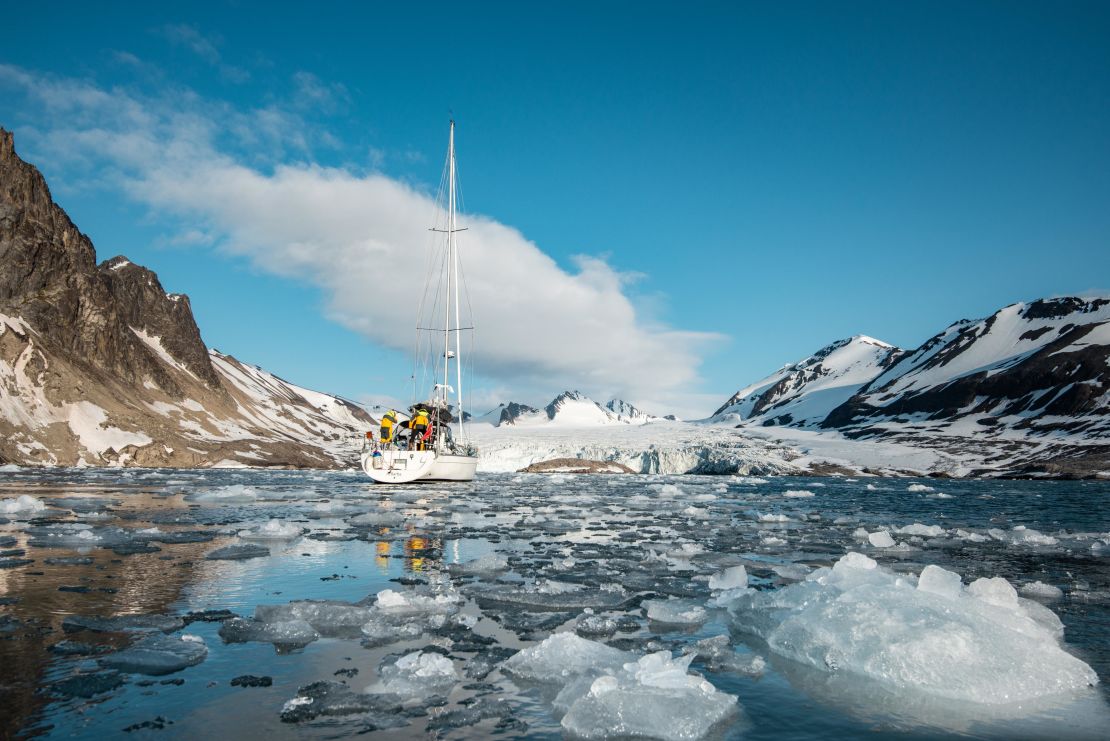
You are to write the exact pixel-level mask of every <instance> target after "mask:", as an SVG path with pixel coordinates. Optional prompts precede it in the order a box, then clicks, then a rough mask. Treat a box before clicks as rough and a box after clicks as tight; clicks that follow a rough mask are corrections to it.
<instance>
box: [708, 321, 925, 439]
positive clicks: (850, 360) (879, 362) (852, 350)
mask: <svg viewBox="0 0 1110 741" xmlns="http://www.w3.org/2000/svg"><path fill="white" fill-rule="evenodd" d="M903 354H904V353H903V351H902V350H899V349H898V348H896V347H894V346H893V345H888V344H887V343H885V342H882V341H881V340H876V339H874V338H872V337H867V336H865V335H857V336H855V337H850V338H848V339H846V340H839V341H837V342H834V343H833V344H831V345H829V346H828V347H824V348H822V349H820V350H818V351H817V352H815V353H814V354H813V355H811V356H809V357H808V358H805V359H803V360H800V361H798V362H797V363H794V364H791V365H786V366H783V367H782V368H780V369H779V370H778V371H776V372H775V373H772V374H771V375H769V376H767V377H766V378H764V379H762V380H760V381H756V382H755V383H753V384H751V385H750V386H746V387H744V388H742V389H740V390H739V391H737V392H736V393H735V394H733V395H732V397H731V398H730V399H729V400H728V401H726V402H725V403H724V404H723V405H722V406H721V407H720V408H719V409H718V410H717V411H716V412H714V417H715V418H723V417H727V416H730V415H731V416H734V417H735V418H737V419H738V420H756V421H757V422H758V423H760V424H764V425H792V426H795V427H805V426H812V425H817V424H820V423H821V422H823V421H824V420H825V418H826V417H827V416H828V415H829V413H830V412H831V411H832V410H833V409H835V408H837V407H838V406H840V405H841V404H843V403H844V402H846V401H847V400H848V399H850V398H851V397H852V396H853V395H855V394H856V393H857V392H858V391H859V390H860V389H861V388H863V387H864V386H865V385H867V384H868V383H870V382H871V381H872V380H874V378H875V377H876V376H878V375H879V374H880V373H882V372H883V370H884V369H886V368H888V367H890V366H891V365H892V364H893V363H895V362H897V360H898V359H899V358H900V357H902V355H903Z"/></svg>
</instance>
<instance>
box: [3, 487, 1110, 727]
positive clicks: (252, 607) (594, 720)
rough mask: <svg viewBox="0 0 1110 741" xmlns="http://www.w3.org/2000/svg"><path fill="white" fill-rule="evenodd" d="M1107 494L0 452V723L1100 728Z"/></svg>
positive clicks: (1109, 549)
mask: <svg viewBox="0 0 1110 741" xmlns="http://www.w3.org/2000/svg"><path fill="white" fill-rule="evenodd" d="M1108 500H1110V484H1107V483H1103V482H1064V481H1059V482H1029V481H956V480H914V479H880V478H867V477H860V478H856V479H852V478H820V479H818V478H796V477H792V478H782V479H779V478H766V479H756V478H744V477H694V476H669V477H647V476H622V475H611V476H604V475H594V476H591V475H565V474H550V475H545V474H515V475H514V474H506V475H489V476H479V478H478V479H477V480H476V481H474V482H472V483H467V484H450V485H444V484H426V485H420V486H408V487H388V486H381V485H373V484H371V483H369V482H368V481H366V480H365V479H364V478H363V477H362V476H361V475H360V474H356V473H328V472H292V471H254V470H210V471H179V470H173V471H161V470H157V471H156V470H139V469H128V470H104V469H99V470H50V471H39V470H31V469H18V470H7V471H5V472H2V473H0V694H2V695H3V701H2V702H0V735H3V736H5V737H8V736H19V735H21V736H40V737H44V738H89V739H92V738H97V739H99V738H106V737H113V736H128V737H135V736H139V737H142V736H152V737H159V738H196V737H200V736H202V735H208V736H214V737H243V738H253V737H262V736H265V737H268V738H274V739H277V738H337V737H343V736H348V735H351V734H355V733H359V734H371V735H374V734H380V735H384V734H390V735H391V736H400V737H423V738H426V737H428V736H433V737H444V738H487V737H491V736H492V737H503V738H520V737H531V738H555V737H560V736H584V737H590V738H610V737H619V736H628V735H649V736H656V737H660V738H675V739H680V738H739V737H743V738H776V739H781V738H798V739H802V738H830V737H837V738H852V737H858V738H869V739H874V738H885V737H888V736H889V737H898V738H907V737H909V738H945V737H972V738H1015V737H1020V738H1039V737H1050V736H1051V737H1057V738H1058V737H1064V738H1073V737H1074V738H1082V737H1090V738H1098V737H1101V734H1102V733H1103V731H1104V729H1105V728H1106V727H1107V723H1108V721H1110V710H1108V705H1107V680H1108V679H1110V641H1108V638H1110V507H1108V506H1107V505H1108V503H1110V501H1108ZM849 554H855V555H849ZM926 567H939V568H931V569H930V570H929V571H928V572H927V573H926V575H925V576H921V574H922V572H923V570H924V569H926ZM941 570H943V571H941ZM979 579H983V581H982V582H977V580H979ZM1002 580H1005V581H1004V582H1003V581H1002ZM946 600H947V601H946ZM1054 621H1055V622H1054ZM1060 627H1062V629H1063V632H1062V635H1061V634H1060V631H1059V628H1060ZM1007 631H1017V632H1016V633H1014V635H1017V636H1019V637H1020V639H1019V640H1010V639H1009V638H1008V636H1010V633H1007ZM1023 631H1024V632H1023ZM1037 652H1039V653H1037ZM1014 667H1017V668H1016V669H1015V668H1014ZM1088 672H1089V673H1088ZM953 688H964V689H958V692H959V693H963V694H957V695H956V696H953V692H956V691H957V690H956V689H953ZM125 731H126V732H127V733H125Z"/></svg>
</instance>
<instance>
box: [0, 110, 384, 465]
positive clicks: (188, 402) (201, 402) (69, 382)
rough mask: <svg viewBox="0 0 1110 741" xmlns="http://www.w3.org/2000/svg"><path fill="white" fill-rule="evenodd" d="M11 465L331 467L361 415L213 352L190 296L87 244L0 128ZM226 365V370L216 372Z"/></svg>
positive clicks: (2, 343)
mask: <svg viewBox="0 0 1110 741" xmlns="http://www.w3.org/2000/svg"><path fill="white" fill-rule="evenodd" d="M0 365H2V366H6V368H4V370H5V372H4V373H3V374H2V375H0V384H3V385H4V389H3V390H4V392H5V393H4V396H5V398H6V402H7V403H6V404H5V407H4V414H3V416H0V461H3V462H14V463H60V464H75V463H78V462H82V461H83V462H84V463H87V464H103V463H120V464H130V465H136V464H137V465H151V466H172V465H185V466H198V465H199V466H203V465H214V464H221V463H222V464H224V465H227V464H229V462H235V463H238V464H240V465H242V464H250V465H284V466H313V467H332V466H335V465H345V464H349V463H350V462H351V460H352V459H353V454H351V455H350V456H348V455H347V454H344V455H343V456H339V455H337V452H336V451H337V449H338V447H339V446H337V441H341V439H342V438H344V437H345V436H348V435H349V436H350V437H351V440H352V441H353V442H352V446H355V451H356V452H357V439H358V438H357V436H358V434H359V431H360V429H361V428H363V427H366V426H369V425H370V424H372V420H371V419H370V417H369V415H367V414H366V413H365V412H364V411H363V410H361V409H360V408H358V407H356V406H355V405H353V404H350V403H348V402H344V401H342V400H339V399H336V398H334V397H326V396H325V397H323V398H321V396H320V395H317V394H310V393H309V392H307V391H305V390H303V389H299V388H298V387H296V386H294V385H292V384H288V383H286V382H284V381H281V379H278V378H276V377H275V376H272V375H271V374H268V373H266V372H265V371H261V370H259V369H256V368H252V367H249V366H245V365H243V364H241V363H239V362H238V361H236V360H235V359H234V358H231V357H230V356H222V355H218V354H211V353H210V352H209V350H208V348H207V347H205V345H204V341H203V340H202V338H201V334H200V330H199V328H198V327H197V325H196V322H195V320H194V319H193V313H192V307H191V305H190V302H189V298H188V297H187V296H185V295H182V294H167V293H166V292H165V291H164V290H163V288H162V285H161V283H160V282H159V280H158V276H157V275H155V274H154V273H153V272H152V271H150V270H147V269H146V268H144V267H141V266H139V265H135V264H133V263H131V262H130V261H129V260H128V259H127V258H125V257H123V256H118V257H114V258H112V259H111V260H107V261H105V262H104V263H102V264H100V265H97V263H96V251H95V249H94V248H93V244H92V242H91V241H90V240H89V238H88V237H87V236H86V235H84V234H82V233H81V231H80V230H79V229H78V228H77V227H76V226H75V225H74V224H73V222H72V221H71V220H70V218H69V216H68V215H67V214H66V213H65V211H63V210H62V208H61V207H60V206H58V205H57V204H56V203H54V201H53V199H52V197H51V194H50V189H49V188H48V187H47V184H46V181H45V179H44V178H43V177H42V174H41V173H40V172H39V171H38V170H37V169H36V168H35V167H34V166H32V165H30V164H28V163H27V162H24V161H23V160H22V159H20V158H19V156H18V155H17V154H16V151H15V145H14V140H13V137H12V134H11V133H10V132H8V131H5V130H3V129H0ZM217 365H219V369H218V368H217Z"/></svg>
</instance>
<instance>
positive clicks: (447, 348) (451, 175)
mask: <svg viewBox="0 0 1110 741" xmlns="http://www.w3.org/2000/svg"><path fill="white" fill-rule="evenodd" d="M454 257H455V122H454V120H452V121H451V134H450V138H449V139H448V140H447V295H446V296H444V299H445V300H444V302H443V412H444V414H446V413H447V409H448V407H450V403H449V392H448V390H447V389H448V388H450V387H449V386H448V385H447V382H448V380H449V379H450V377H451V376H450V372H451V290H452V287H453V286H452V284H453V280H452V279H453V277H454V267H453V263H454ZM440 445H442V443H441V442H439V438H438V437H437V447H440Z"/></svg>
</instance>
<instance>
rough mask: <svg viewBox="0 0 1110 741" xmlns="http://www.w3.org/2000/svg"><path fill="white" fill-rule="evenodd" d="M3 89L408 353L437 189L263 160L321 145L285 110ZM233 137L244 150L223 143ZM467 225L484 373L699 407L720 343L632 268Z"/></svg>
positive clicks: (85, 90)
mask: <svg viewBox="0 0 1110 741" xmlns="http://www.w3.org/2000/svg"><path fill="white" fill-rule="evenodd" d="M3 86H7V87H15V88H21V89H22V90H23V92H24V93H25V95H27V96H28V97H29V98H32V99H34V100H36V101H37V102H38V104H39V105H41V106H44V107H52V106H53V107H57V106H59V105H65V106H67V107H68V112H69V114H70V116H69V117H64V118H58V117H50V118H49V119H46V118H44V119H43V120H51V121H53V122H55V123H54V124H53V126H52V127H50V126H48V127H46V128H44V129H40V130H38V133H39V135H40V136H41V141H42V143H43V144H44V146H43V147H42V149H43V151H50V152H51V154H52V156H55V157H65V158H67V159H68V160H69V161H70V162H72V163H78V164H80V163H84V164H86V165H88V164H90V163H95V164H97V165H99V166H106V167H108V168H110V169H111V170H112V171H113V172H116V173H118V178H117V183H118V185H119V187H121V188H122V189H123V191H124V192H125V193H126V194H127V195H128V196H129V197H131V198H132V199H134V200H135V201H138V202H140V203H143V204H146V205H147V206H149V207H150V208H152V209H153V210H154V211H155V212H156V213H159V214H163V215H173V216H175V217H177V218H178V219H180V220H182V222H183V224H184V226H183V227H182V233H185V234H193V235H206V236H207V237H215V238H216V239H217V242H218V244H220V246H221V247H222V248H224V249H226V250H228V251H230V252H232V253H234V254H237V255H241V256H244V257H246V258H247V259H249V260H250V261H251V262H252V263H253V264H254V265H255V266H257V267H258V268H259V269H262V270H265V271H268V272H271V273H276V274H279V275H283V276H287V277H289V278H292V279H295V280H300V281H307V282H310V283H311V284H313V285H315V286H318V287H319V288H321V289H322V290H323V292H324V295H325V296H326V297H327V312H328V314H329V316H330V317H331V318H332V319H334V320H335V321H337V322H340V323H341V324H343V325H345V326H347V327H350V328H352V329H354V330H356V331H357V332H359V333H361V334H362V335H364V336H365V337H368V338H369V339H371V340H373V341H375V342H377V343H380V344H381V345H383V346H386V347H390V348H394V349H398V350H401V351H408V350H410V349H411V347H412V342H413V334H414V317H415V312H416V308H417V306H416V304H417V302H418V299H417V298H414V297H418V296H420V295H421V290H422V286H423V281H424V276H425V274H426V272H427V269H426V267H427V264H428V262H429V254H430V248H431V245H430V243H429V235H430V233H429V232H428V231H427V229H428V227H429V226H431V225H432V224H433V222H434V220H435V209H434V203H433V199H432V198H431V197H430V196H429V195H428V194H427V193H424V192H422V191H420V190H417V189H415V188H413V187H412V186H410V185H407V184H405V183H403V182H401V181H398V180H395V179H392V178H390V177H388V176H386V175H384V174H381V173H379V172H373V173H370V174H360V173H354V172H351V171H349V170H346V169H340V168H328V167H321V166H318V165H314V164H303V163H302V164H282V163H281V162H270V163H266V166H264V167H263V166H261V163H258V162H253V161H252V159H251V157H250V156H249V154H250V153H269V152H278V153H281V152H286V151H293V152H298V153H301V154H302V155H307V153H308V152H310V149H311V147H310V144H309V139H310V138H311V131H312V127H311V126H309V125H307V124H306V123H305V122H304V121H303V120H300V119H298V117H297V114H295V113H292V112H290V111H289V110H286V109H283V108H280V107H278V106H270V107H268V108H265V109H260V110H254V111H244V110H235V109H231V108H230V107H228V106H226V105H224V104H220V103H218V102H212V101H205V100H201V99H199V98H197V97H196V96H195V94H191V93H190V94H188V95H183V91H174V92H173V94H172V95H165V96H164V97H143V96H140V95H138V94H136V93H133V92H124V91H122V90H119V89H112V90H105V89H102V88H99V87H97V86H95V85H93V84H91V83H86V82H81V81H75V80H57V79H50V78H44V77H42V76H40V75H35V74H31V73H27V72H25V71H23V70H20V69H16V68H12V67H4V66H0V87H3ZM180 101H183V102H180ZM67 121H75V122H76V123H75V125H73V126H70V125H68V123H63V122H67ZM305 132H308V133H305ZM445 133H446V132H445ZM228 134H230V136H231V137H232V139H233V141H234V143H235V145H236V146H235V147H228V146H221V144H222V142H221V136H226V135H228ZM445 138H446V137H445ZM47 147H48V148H47ZM244 148H245V149H244ZM231 152H236V154H235V155H232V154H231ZM244 152H247V153H248V154H247V155H244V154H243V153H244ZM259 156H261V157H265V156H266V155H265V154H260V155H259ZM461 157H462V158H463V159H464V161H465V153H462V155H461ZM468 166H470V167H477V166H479V164H478V163H468ZM461 226H466V227H467V228H468V231H466V232H463V233H462V234H461V235H460V240H459V242H460V254H461V259H462V261H463V270H464V274H465V277H466V281H467V287H468V290H469V298H470V301H471V303H472V306H473V313H474V315H475V317H476V321H477V323H478V326H479V329H478V331H477V333H476V334H475V342H476V345H477V348H478V358H479V361H478V365H477V366H476V369H477V370H478V371H479V373H481V374H482V375H483V376H484V377H486V378H489V379H492V380H493V381H494V382H496V383H499V384H502V385H503V388H505V389H515V390H524V389H532V390H533V393H536V392H538V390H539V389H544V391H543V392H542V393H554V392H556V391H558V390H562V389H563V388H579V389H581V390H582V391H585V392H587V393H591V394H594V395H596V396H598V398H599V400H602V401H604V400H605V399H606V398H608V397H609V396H611V395H613V396H621V397H623V398H626V399H628V400H630V401H632V402H634V403H643V404H644V406H645V407H647V408H649V411H654V410H653V409H651V408H650V407H648V404H649V403H652V404H656V405H657V406H656V407H655V409H660V407H666V408H670V409H673V408H674V407H675V406H679V405H682V404H681V401H682V400H684V399H688V398H689V397H687V396H686V394H688V393H689V391H690V390H691V389H690V387H691V386H692V385H694V384H695V383H696V382H697V366H698V364H699V362H700V352H701V347H702V345H703V343H705V342H707V341H710V340H714V339H717V337H716V336H714V335H709V334H706V333H699V332H688V331H681V330H676V329H674V328H671V327H667V326H665V325H661V324H657V323H650V322H646V321H645V320H644V319H643V317H642V316H641V315H639V314H638V313H637V311H636V309H635V307H634V305H633V302H632V301H631V300H630V299H629V297H628V295H627V294H626V291H625V289H626V286H627V283H628V282H629V280H630V279H631V278H632V275H631V274H623V273H621V272H620V271H618V270H616V269H614V268H613V267H612V266H611V265H610V264H609V263H608V262H606V261H605V260H603V259H601V258H598V257H591V256H586V255H583V256H579V257H577V258H576V259H575V265H574V269H573V270H570V271H568V270H565V269H563V268H562V267H560V266H559V265H558V264H557V263H556V262H555V261H554V260H553V259H552V258H551V257H550V256H549V255H547V254H545V253H544V252H543V251H542V250H541V249H540V248H539V247H538V246H537V245H535V244H534V243H533V242H531V241H530V240H528V239H527V238H526V237H525V236H524V235H522V234H521V233H520V232H519V231H518V230H516V229H514V228H512V227H510V226H507V225H505V224H501V223H499V222H497V221H496V220H495V219H492V218H489V217H486V216H479V215H470V214H468V215H466V216H465V217H464V218H463V223H462V224H461ZM506 393H508V392H507V391H506ZM518 398H519V397H518ZM504 400H509V399H508V398H506V399H504ZM683 406H684V405H683ZM660 411H665V410H660ZM678 411H679V413H682V412H683V411H685V410H684V409H679V410H678Z"/></svg>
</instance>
